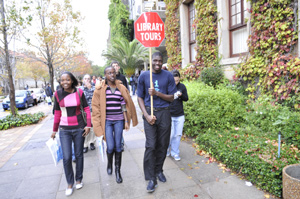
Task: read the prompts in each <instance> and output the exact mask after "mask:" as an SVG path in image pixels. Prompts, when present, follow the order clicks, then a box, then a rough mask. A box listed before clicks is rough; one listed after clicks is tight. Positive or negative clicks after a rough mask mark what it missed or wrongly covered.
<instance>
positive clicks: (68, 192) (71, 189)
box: [65, 188, 73, 196]
mask: <svg viewBox="0 0 300 199" xmlns="http://www.w3.org/2000/svg"><path fill="white" fill-rule="evenodd" d="M72 193H73V188H67V189H66V192H65V194H66V196H70V195H72Z"/></svg>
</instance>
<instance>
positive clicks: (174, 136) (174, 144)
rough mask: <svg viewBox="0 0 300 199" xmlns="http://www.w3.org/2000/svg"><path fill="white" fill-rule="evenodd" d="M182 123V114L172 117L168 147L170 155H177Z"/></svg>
mask: <svg viewBox="0 0 300 199" xmlns="http://www.w3.org/2000/svg"><path fill="white" fill-rule="evenodd" d="M183 124H184V115H182V116H179V117H172V127H171V137H170V145H169V149H168V151H169V150H170V152H171V156H174V155H179V145H180V140H181V136H182V130H183Z"/></svg>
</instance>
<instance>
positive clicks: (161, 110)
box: [137, 52, 177, 192]
mask: <svg viewBox="0 0 300 199" xmlns="http://www.w3.org/2000/svg"><path fill="white" fill-rule="evenodd" d="M162 61H163V56H162V54H161V53H160V52H155V53H154V54H153V55H152V63H153V65H152V68H153V73H152V75H153V82H151V83H152V84H154V88H150V72H149V71H145V72H143V73H141V75H140V77H139V79H138V87H137V91H138V92H137V95H138V103H139V106H140V108H141V110H142V112H143V119H144V129H145V135H146V150H145V154H144V174H145V179H146V180H149V183H148V186H147V191H148V192H153V191H155V187H157V180H156V178H158V180H159V181H161V182H166V181H167V179H166V177H165V175H164V173H163V165H164V161H165V159H166V154H167V149H168V146H169V142H170V132H171V114H170V109H169V106H170V103H171V102H172V101H173V100H174V93H175V92H176V91H177V90H176V85H175V81H174V78H173V76H172V74H171V73H170V72H168V71H165V70H162V69H161V67H162ZM150 96H153V112H154V115H153V117H152V116H151V109H150Z"/></svg>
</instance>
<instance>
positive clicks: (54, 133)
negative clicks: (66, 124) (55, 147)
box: [51, 132, 56, 140]
mask: <svg viewBox="0 0 300 199" xmlns="http://www.w3.org/2000/svg"><path fill="white" fill-rule="evenodd" d="M55 135H56V132H53V133H52V134H51V138H52V139H53V140H54V138H55Z"/></svg>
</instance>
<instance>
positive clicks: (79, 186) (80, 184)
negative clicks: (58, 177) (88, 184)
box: [76, 182, 83, 190]
mask: <svg viewBox="0 0 300 199" xmlns="http://www.w3.org/2000/svg"><path fill="white" fill-rule="evenodd" d="M82 187H83V183H82V182H81V183H79V184H76V189H77V190H78V189H81V188H82Z"/></svg>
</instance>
